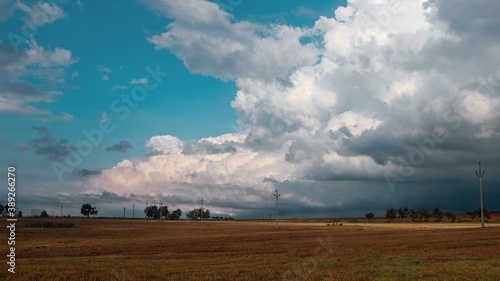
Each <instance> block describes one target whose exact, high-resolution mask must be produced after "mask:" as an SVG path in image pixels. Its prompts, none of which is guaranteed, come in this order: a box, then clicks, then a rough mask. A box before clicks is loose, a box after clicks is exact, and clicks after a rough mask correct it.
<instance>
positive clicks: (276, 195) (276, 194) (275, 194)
mask: <svg viewBox="0 0 500 281" xmlns="http://www.w3.org/2000/svg"><path fill="white" fill-rule="evenodd" d="M275 191H276V193H274V197H276V229H278V228H279V227H278V197H280V194H279V193H278V190H277V189H276V190H275Z"/></svg>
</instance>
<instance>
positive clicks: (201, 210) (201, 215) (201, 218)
mask: <svg viewBox="0 0 500 281" xmlns="http://www.w3.org/2000/svg"><path fill="white" fill-rule="evenodd" d="M204 201H205V200H203V196H202V197H201V200H200V202H201V209H200V221H202V220H203V202H204Z"/></svg>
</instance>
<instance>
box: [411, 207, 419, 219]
mask: <svg viewBox="0 0 500 281" xmlns="http://www.w3.org/2000/svg"><path fill="white" fill-rule="evenodd" d="M409 216H410V218H411V219H412V220H413V221H418V220H419V219H420V212H419V211H415V210H413V209H411V210H410V214H409Z"/></svg>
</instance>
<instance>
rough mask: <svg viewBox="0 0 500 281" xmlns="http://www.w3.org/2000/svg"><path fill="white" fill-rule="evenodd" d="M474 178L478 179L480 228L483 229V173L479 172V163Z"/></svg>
mask: <svg viewBox="0 0 500 281" xmlns="http://www.w3.org/2000/svg"><path fill="white" fill-rule="evenodd" d="M476 176H477V177H478V178H479V198H480V200H481V227H484V212H483V181H482V179H483V176H484V171H481V162H479V172H478V171H476Z"/></svg>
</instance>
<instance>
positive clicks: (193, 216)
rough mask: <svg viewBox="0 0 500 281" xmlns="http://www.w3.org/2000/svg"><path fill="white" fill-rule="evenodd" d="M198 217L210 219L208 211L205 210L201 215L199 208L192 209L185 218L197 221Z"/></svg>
mask: <svg viewBox="0 0 500 281" xmlns="http://www.w3.org/2000/svg"><path fill="white" fill-rule="evenodd" d="M200 217H203V219H209V218H210V210H208V209H205V210H204V211H203V214H202V212H201V208H197V209H193V210H192V211H189V212H188V213H187V214H186V218H188V219H190V220H198V219H200Z"/></svg>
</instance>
